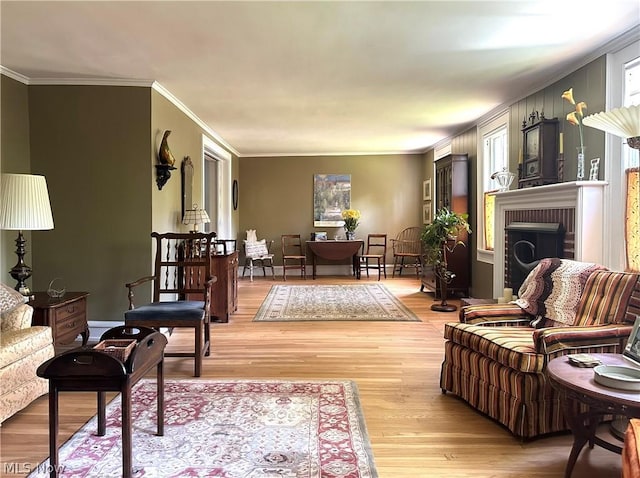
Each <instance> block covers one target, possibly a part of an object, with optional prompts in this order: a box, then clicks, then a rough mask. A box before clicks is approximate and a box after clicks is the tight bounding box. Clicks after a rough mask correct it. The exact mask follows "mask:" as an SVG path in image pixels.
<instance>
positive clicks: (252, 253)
mask: <svg viewBox="0 0 640 478" xmlns="http://www.w3.org/2000/svg"><path fill="white" fill-rule="evenodd" d="M272 246H273V241H267V240H266V239H261V240H259V241H244V267H243V268H242V277H244V274H245V272H246V271H247V269H249V280H250V281H251V282H253V268H254V266H255V267H262V274H263V275H264V276H265V277H267V271H266V269H267V268H271V276H272V277H273V280H275V279H276V274H275V271H274V269H273V257H274V254H272V253H271V247H272Z"/></svg>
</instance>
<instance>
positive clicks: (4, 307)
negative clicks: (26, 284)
mask: <svg viewBox="0 0 640 478" xmlns="http://www.w3.org/2000/svg"><path fill="white" fill-rule="evenodd" d="M25 302H27V298H26V297H25V296H23V295H22V294H21V293H20V292H18V291H17V290H14V289H12V288H11V287H9V286H7V285H5V284H0V314H4V313H5V312H9V311H10V310H13V309H15V308H16V307H18V306H19V305H20V304H24V303H25Z"/></svg>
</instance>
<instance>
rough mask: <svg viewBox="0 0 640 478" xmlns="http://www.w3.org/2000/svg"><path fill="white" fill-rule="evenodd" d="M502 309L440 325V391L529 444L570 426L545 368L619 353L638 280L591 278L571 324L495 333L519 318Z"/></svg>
mask: <svg viewBox="0 0 640 478" xmlns="http://www.w3.org/2000/svg"><path fill="white" fill-rule="evenodd" d="M500 305H502V306H503V307H497V306H496V305H494V304H490V305H478V306H468V307H465V308H464V309H466V310H464V311H461V315H460V319H461V323H450V324H446V325H445V330H444V337H445V339H446V343H445V357H444V361H443V363H442V369H441V374H440V387H441V388H442V390H443V391H444V392H447V391H448V392H451V393H454V394H455V395H458V396H459V397H460V398H462V399H463V400H465V401H466V402H468V403H469V404H470V405H471V406H473V407H474V408H476V409H477V410H479V411H480V412H482V413H484V414H486V415H488V416H489V417H491V418H493V419H494V420H496V421H498V422H499V423H501V424H502V425H504V426H505V427H507V428H508V429H509V430H510V431H511V433H513V434H514V435H516V436H519V437H523V438H533V437H536V436H539V435H544V434H547V433H553V432H557V431H562V430H566V429H567V428H568V427H567V425H566V423H565V421H564V418H563V413H562V408H561V404H560V397H559V396H558V395H557V394H556V392H555V390H554V389H553V388H552V387H551V386H550V385H549V383H548V382H547V378H546V375H545V373H544V369H545V366H546V364H547V363H548V362H549V361H550V360H552V359H553V358H556V357H559V356H562V355H565V354H567V353H573V352H576V351H580V352H583V353H620V352H621V351H622V348H623V347H624V345H625V343H626V340H627V338H628V336H629V334H630V333H631V329H632V324H633V322H634V321H635V319H636V318H637V317H640V276H639V275H638V274H630V273H623V272H611V271H598V272H594V273H593V274H592V276H590V277H589V279H588V280H587V282H586V283H585V289H584V292H583V296H582V297H581V299H580V302H579V306H578V314H577V320H576V325H575V326H562V327H545V328H543V329H533V328H531V327H495V326H493V325H496V322H497V321H501V320H506V321H507V322H508V321H509V318H510V317H517V316H518V312H517V311H515V310H513V306H512V305H510V304H500ZM483 308H484V309H485V310H484V311H483V310H482V309H483ZM488 309H491V310H489V311H487V310H488ZM520 316H521V317H522V312H521V311H520ZM465 321H466V322H467V323H465ZM516 322H517V319H516ZM548 324H549V322H546V323H545V325H548ZM487 325H490V326H489V327H487ZM576 406H577V405H576ZM580 410H581V411H585V408H584V406H581V409H580Z"/></svg>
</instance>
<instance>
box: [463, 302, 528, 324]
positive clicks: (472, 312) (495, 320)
mask: <svg viewBox="0 0 640 478" xmlns="http://www.w3.org/2000/svg"><path fill="white" fill-rule="evenodd" d="M532 319H533V316H532V315H529V314H527V313H526V312H525V311H523V310H522V308H521V307H520V306H518V305H515V304H481V305H468V306H466V307H461V308H460V322H463V323H466V324H483V325H487V326H489V325H492V326H496V325H504V326H521V325H527V326H528V325H529V322H531V320H532Z"/></svg>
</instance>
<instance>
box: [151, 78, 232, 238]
mask: <svg viewBox="0 0 640 478" xmlns="http://www.w3.org/2000/svg"><path fill="white" fill-rule="evenodd" d="M165 130H170V131H171V134H170V135H169V137H168V140H167V141H168V143H169V148H170V149H171V153H172V154H173V156H174V158H175V160H176V162H175V167H176V170H175V171H172V172H171V178H170V179H169V181H168V182H167V184H165V186H164V187H163V188H162V190H159V189H158V187H157V185H156V183H155V173H154V175H153V178H152V182H153V187H152V191H153V194H152V200H153V219H152V224H153V230H154V231H158V232H166V231H183V232H187V231H189V229H190V228H191V226H189V225H184V224H182V217H181V216H182V187H181V184H182V183H181V174H180V166H181V164H182V161H183V160H184V158H185V157H186V156H189V157H190V158H191V161H192V163H193V196H192V197H193V202H194V203H196V204H198V206H199V207H204V191H203V187H204V184H203V181H204V180H203V172H204V157H203V148H204V146H203V135H204V136H207V137H208V138H209V139H211V140H212V141H214V142H216V141H215V139H213V138H212V137H211V135H210V134H209V133H208V132H206V131H205V130H203V129H202V128H201V127H200V126H199V125H198V124H196V123H195V122H194V121H193V120H192V119H191V118H189V117H188V116H187V115H186V114H185V113H183V112H182V111H180V110H179V109H178V108H176V107H175V105H174V104H173V103H171V102H170V101H169V100H167V99H166V98H165V97H164V96H162V95H161V94H159V93H158V92H157V91H155V90H153V91H152V94H151V132H150V133H151V142H152V145H153V148H152V150H153V152H152V155H151V157H150V158H149V161H150V163H149V168H150V169H153V170H154V171H155V167H154V165H155V164H157V151H158V150H159V148H160V142H161V141H162V136H163V134H164V132H165ZM216 143H217V142H216ZM218 144H219V143H218ZM231 162H232V166H231V168H232V178H237V177H238V172H237V171H238V165H237V158H235V157H232V159H231ZM238 216H239V214H238V211H232V224H233V225H234V231H235V230H237V223H238Z"/></svg>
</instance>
